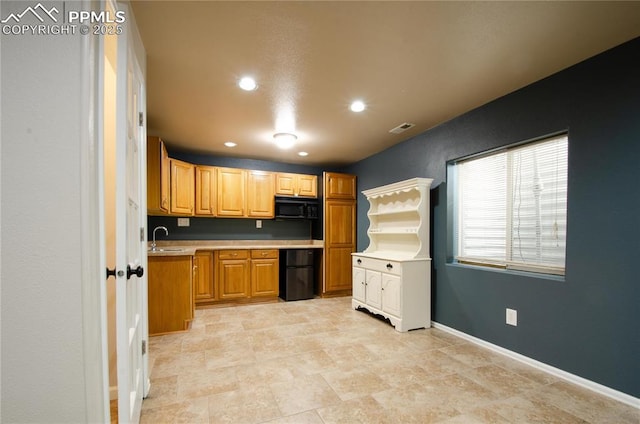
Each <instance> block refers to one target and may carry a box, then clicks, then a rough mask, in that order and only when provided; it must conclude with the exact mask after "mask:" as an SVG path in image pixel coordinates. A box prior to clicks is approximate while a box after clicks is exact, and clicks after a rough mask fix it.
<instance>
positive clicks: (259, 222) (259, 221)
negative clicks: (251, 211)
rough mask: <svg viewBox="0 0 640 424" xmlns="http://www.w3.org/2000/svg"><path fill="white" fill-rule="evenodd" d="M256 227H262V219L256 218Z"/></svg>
mask: <svg viewBox="0 0 640 424" xmlns="http://www.w3.org/2000/svg"><path fill="white" fill-rule="evenodd" d="M256 228H262V220H261V219H256Z"/></svg>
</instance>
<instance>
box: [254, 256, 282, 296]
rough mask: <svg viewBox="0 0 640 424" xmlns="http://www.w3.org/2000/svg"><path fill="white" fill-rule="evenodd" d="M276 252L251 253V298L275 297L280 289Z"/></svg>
mask: <svg viewBox="0 0 640 424" xmlns="http://www.w3.org/2000/svg"><path fill="white" fill-rule="evenodd" d="M278 268H279V261H278V250H276V249H270V250H267V249H260V250H252V251H251V294H250V296H251V297H259V296H273V297H277V296H278V294H279V293H278V292H279V289H280V284H279V282H278V278H279V276H280V274H279V269H278Z"/></svg>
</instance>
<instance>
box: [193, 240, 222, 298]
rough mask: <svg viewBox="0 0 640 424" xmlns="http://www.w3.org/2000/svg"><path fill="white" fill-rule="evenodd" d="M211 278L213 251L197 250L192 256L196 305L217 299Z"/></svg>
mask: <svg viewBox="0 0 640 424" xmlns="http://www.w3.org/2000/svg"><path fill="white" fill-rule="evenodd" d="M214 281H215V280H214V278H213V251H210V250H202V251H197V252H196V254H195V256H194V257H193V292H194V293H193V294H194V296H195V302H196V305H200V304H206V303H209V302H212V301H215V300H217V293H216V291H215V290H214V288H215V285H214Z"/></svg>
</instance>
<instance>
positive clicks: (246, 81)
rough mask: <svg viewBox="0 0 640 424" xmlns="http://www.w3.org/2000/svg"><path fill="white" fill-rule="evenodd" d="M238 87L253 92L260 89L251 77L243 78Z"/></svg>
mask: <svg viewBox="0 0 640 424" xmlns="http://www.w3.org/2000/svg"><path fill="white" fill-rule="evenodd" d="M238 86H240V88H242V89H243V90H245V91H253V90H255V89H256V88H258V84H256V80H254V79H253V78H251V77H242V78H240V81H238Z"/></svg>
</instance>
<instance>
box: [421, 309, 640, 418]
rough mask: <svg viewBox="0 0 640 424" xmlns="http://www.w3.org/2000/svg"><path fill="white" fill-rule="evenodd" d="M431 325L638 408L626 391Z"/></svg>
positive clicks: (454, 331)
mask: <svg viewBox="0 0 640 424" xmlns="http://www.w3.org/2000/svg"><path fill="white" fill-rule="evenodd" d="M431 325H432V326H433V327H434V328H437V329H439V330H442V331H445V332H447V333H450V334H453V335H454V336H458V337H460V338H462V339H465V340H467V341H469V342H471V343H474V344H477V345H479V346H482V347H485V348H487V349H489V350H491V351H493V352H496V353H499V354H501V355H504V356H508V357H509V358H511V359H514V360H516V361H519V362H522V363H524V364H527V365H529V366H532V367H534V368H536V369H539V370H540V371H544V372H546V373H548V374H551V375H553V376H554V377H558V378H560V379H562V380H565V381H568V382H570V383H573V384H576V385H578V386H580V387H584V388H585V389H588V390H591V391H593V392H596V393H599V394H601V395H603V396H607V397H608V398H611V399H614V400H617V401H618V402H622V403H624V404H626V405H629V406H632V407H634V408H638V409H640V399H639V398H637V397H634V396H631V395H628V394H626V393H623V392H620V391H618V390H614V389H612V388H610V387H607V386H603V385H602V384H599V383H596V382H594V381H591V380H587V379H586V378H583V377H579V376H577V375H575V374H571V373H569V372H566V371H563V370H561V369H559V368H555V367H552V366H551V365H547V364H545V363H543V362H539V361H536V360H535V359H531V358H529V357H528V356H524V355H521V354H519V353H516V352H513V351H511V350H509V349H505V348H503V347H500V346H497V345H494V344H493V343H489V342H487V341H484V340H482V339H479V338H477V337H474V336H471V335H469V334H467V333H463V332H462V331H458V330H456V329H453V328H451V327H447V326H446V325H444V324H440V323H438V322H435V321H431Z"/></svg>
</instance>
